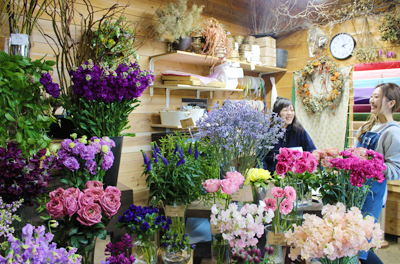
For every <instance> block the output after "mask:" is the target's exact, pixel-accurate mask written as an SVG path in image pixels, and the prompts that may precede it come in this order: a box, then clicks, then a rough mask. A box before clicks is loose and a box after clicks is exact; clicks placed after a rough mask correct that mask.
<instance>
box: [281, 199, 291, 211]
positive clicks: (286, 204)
mask: <svg viewBox="0 0 400 264" xmlns="http://www.w3.org/2000/svg"><path fill="white" fill-rule="evenodd" d="M292 210H293V202H292V201H290V200H289V199H286V198H285V199H283V200H282V203H281V206H280V207H279V212H281V214H283V215H287V214H289V213H290V212H291V211H292Z"/></svg>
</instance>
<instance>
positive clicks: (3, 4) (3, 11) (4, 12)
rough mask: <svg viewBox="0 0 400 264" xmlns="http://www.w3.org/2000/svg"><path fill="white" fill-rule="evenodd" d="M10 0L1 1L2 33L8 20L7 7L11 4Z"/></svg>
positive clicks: (0, 22)
mask: <svg viewBox="0 0 400 264" xmlns="http://www.w3.org/2000/svg"><path fill="white" fill-rule="evenodd" d="M9 2H10V0H0V31H1V30H2V29H3V27H4V25H5V23H6V21H7V19H8V14H7V9H6V8H7V5H8V4H9Z"/></svg>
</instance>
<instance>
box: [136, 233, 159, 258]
mask: <svg viewBox="0 0 400 264" xmlns="http://www.w3.org/2000/svg"><path fill="white" fill-rule="evenodd" d="M132 245H133V246H132V255H134V256H135V258H136V261H135V264H145V263H146V264H156V263H157V260H158V257H157V241H156V240H155V239H151V241H143V240H135V239H132Z"/></svg>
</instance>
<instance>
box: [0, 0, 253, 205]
mask: <svg viewBox="0 0 400 264" xmlns="http://www.w3.org/2000/svg"><path fill="white" fill-rule="evenodd" d="M165 2H168V1H165ZM193 2H195V3H196V4H204V5H205V6H206V7H205V11H204V14H205V16H206V17H207V16H208V17H211V16H213V17H215V18H216V19H218V20H219V21H220V22H221V23H224V24H225V25H226V27H227V29H228V30H229V31H230V32H231V34H232V35H235V34H240V35H249V34H250V29H249V28H248V27H245V26H243V25H246V23H249V19H250V17H249V14H248V13H246V12H245V11H242V10H244V9H246V8H244V7H245V6H246V5H247V4H248V2H247V1H246V0H239V1H227V0H198V1H189V5H191V4H192V3H193ZM82 3H83V2H82V1H81V0H79V1H78V2H77V4H76V6H77V9H78V10H79V11H80V12H83V13H84V12H85V6H84V5H83V4H82ZM126 3H128V1H127V0H121V1H119V4H121V5H124V4H126ZM162 3H163V1H162V0H153V1H152V0H143V1H138V0H132V1H131V2H130V6H129V7H128V8H127V10H126V13H125V15H126V16H127V18H128V20H131V21H138V20H139V19H140V17H141V16H142V14H144V16H145V17H146V21H145V23H154V22H155V21H154V20H152V19H151V17H152V15H153V14H154V12H155V10H157V8H158V7H159V6H160V4H162ZM92 4H93V6H94V7H95V9H96V10H99V9H101V8H106V7H109V6H110V5H111V3H110V2H109V1H106V0H92ZM242 21H243V22H242ZM39 25H40V26H41V27H42V28H43V29H44V31H45V32H46V33H47V34H50V35H53V33H52V26H51V21H50V19H49V17H48V16H47V15H43V16H42V18H41V19H40V20H39ZM5 36H8V25H6V26H5V27H4V28H3V30H2V32H0V49H4V43H5ZM32 42H33V46H32V49H31V58H32V59H39V58H41V57H43V56H44V55H46V54H47V57H46V59H54V54H52V51H51V49H50V47H49V46H48V44H47V43H46V41H45V39H44V38H43V36H42V35H41V34H40V33H39V32H38V30H35V31H34V32H33V35H32ZM166 47H167V44H166V43H162V42H158V41H155V40H151V41H149V42H147V44H146V45H144V46H143V47H142V48H141V49H139V50H138V54H139V55H140V61H139V62H140V64H141V66H142V68H143V69H148V67H149V56H153V55H157V54H161V53H165V52H166ZM167 69H168V70H177V71H186V72H192V73H195V74H201V75H208V74H209V67H204V66H198V65H189V64H182V63H171V62H165V61H158V62H156V70H155V73H156V76H159V75H160V73H161V72H162V71H164V70H167ZM53 78H54V79H55V80H57V76H56V73H54V74H53ZM158 80H159V77H158ZM239 96H240V93H228V92H214V94H213V99H212V100H209V104H210V105H212V104H214V103H215V102H217V101H219V102H221V101H222V100H224V99H229V98H231V99H239ZM182 97H187V98H196V92H195V91H184V90H180V91H171V100H170V108H169V109H170V110H172V109H178V108H179V106H180V105H181V98H182ZM201 97H209V93H201ZM140 100H141V101H142V105H141V106H140V107H138V108H137V109H136V110H135V111H134V112H133V113H132V114H131V115H130V118H129V119H130V124H131V125H132V128H131V129H129V131H127V132H134V133H136V137H134V138H124V145H123V150H122V152H123V154H122V161H121V166H120V174H119V181H120V182H121V183H123V184H125V185H126V186H128V187H130V188H132V189H133V193H134V202H135V203H136V204H144V203H145V202H146V200H147V195H148V192H147V190H146V185H145V178H144V177H141V174H142V171H143V168H142V163H143V159H142V155H141V152H140V150H141V149H143V150H145V151H146V153H147V154H150V141H151V134H152V133H155V132H163V131H165V129H159V128H156V129H155V128H152V127H150V125H151V124H159V123H160V117H159V110H161V109H162V108H165V90H163V89H155V91H154V96H153V97H150V95H149V89H147V90H146V91H145V92H144V93H143V95H142V96H141V98H140Z"/></svg>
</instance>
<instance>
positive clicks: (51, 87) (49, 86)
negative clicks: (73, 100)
mask: <svg viewBox="0 0 400 264" xmlns="http://www.w3.org/2000/svg"><path fill="white" fill-rule="evenodd" d="M40 83H41V84H42V85H43V86H44V88H45V89H46V92H47V93H48V94H50V95H51V96H53V97H54V98H57V97H58V96H59V95H60V86H59V85H58V83H54V82H53V79H52V78H51V76H50V74H49V73H42V76H41V77H40Z"/></svg>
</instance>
